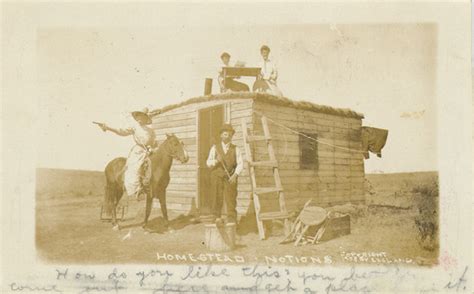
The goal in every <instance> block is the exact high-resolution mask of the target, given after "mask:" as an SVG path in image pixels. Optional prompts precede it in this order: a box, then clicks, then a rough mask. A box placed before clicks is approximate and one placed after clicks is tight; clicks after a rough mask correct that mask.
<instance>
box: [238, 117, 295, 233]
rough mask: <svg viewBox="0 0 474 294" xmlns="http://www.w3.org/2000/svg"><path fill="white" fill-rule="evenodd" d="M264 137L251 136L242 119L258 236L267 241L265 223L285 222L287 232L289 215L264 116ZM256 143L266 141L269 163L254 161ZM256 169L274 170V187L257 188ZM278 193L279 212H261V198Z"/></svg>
mask: <svg viewBox="0 0 474 294" xmlns="http://www.w3.org/2000/svg"><path fill="white" fill-rule="evenodd" d="M262 126H263V133H264V135H263V136H254V135H249V134H248V130H247V123H246V121H245V119H242V132H243V138H244V147H245V154H246V157H247V163H248V166H249V170H250V179H251V182H252V196H253V203H254V206H255V214H256V218H257V226H258V234H259V236H260V239H261V240H263V239H265V229H264V226H263V222H264V221H274V220H284V226H285V230H288V228H289V223H288V219H289V217H290V216H289V215H288V212H287V210H286V205H285V196H284V194H283V187H282V185H281V180H280V172H279V171H278V162H277V159H276V157H275V150H274V149H273V144H272V137H271V135H270V130H269V128H268V123H267V118H266V117H265V116H262ZM256 141H266V143H267V148H268V155H269V160H267V161H253V156H252V151H251V148H250V143H252V142H256ZM255 167H270V168H272V170H273V177H274V180H275V186H274V187H257V181H256V175H255ZM275 192H276V193H277V194H278V201H279V204H280V210H279V211H273V212H261V205H260V198H259V197H261V196H262V195H264V194H269V193H275Z"/></svg>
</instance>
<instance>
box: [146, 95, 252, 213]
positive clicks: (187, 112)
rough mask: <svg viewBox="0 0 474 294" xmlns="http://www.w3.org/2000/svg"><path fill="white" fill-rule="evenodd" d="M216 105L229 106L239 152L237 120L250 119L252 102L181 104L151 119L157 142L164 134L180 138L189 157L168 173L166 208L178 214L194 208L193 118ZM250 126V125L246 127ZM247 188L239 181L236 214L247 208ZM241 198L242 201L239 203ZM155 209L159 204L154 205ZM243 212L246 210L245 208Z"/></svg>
mask: <svg viewBox="0 0 474 294" xmlns="http://www.w3.org/2000/svg"><path fill="white" fill-rule="evenodd" d="M218 104H227V105H228V106H229V107H230V112H231V123H232V125H233V126H234V128H235V129H236V131H237V133H236V135H235V140H234V143H235V144H236V145H238V146H239V147H240V148H241V150H242V152H243V142H242V132H241V127H240V121H241V118H242V117H246V118H247V119H248V120H249V121H250V120H251V119H252V100H251V99H236V100H225V101H223V100H220V101H219V100H218V101H209V102H201V103H194V104H189V105H185V106H182V107H179V108H176V109H173V110H171V111H168V112H165V113H163V114H159V115H157V116H155V117H154V118H153V124H152V127H153V128H154V130H155V133H156V135H157V137H158V140H159V141H163V140H165V139H166V133H174V134H175V135H176V136H177V137H178V138H179V139H181V140H182V141H183V142H184V144H185V147H186V150H187V151H188V154H189V161H188V162H187V163H186V164H181V163H180V162H177V161H174V162H173V166H172V167H171V171H170V178H171V180H170V184H169V186H168V189H167V199H166V200H167V204H168V209H169V210H173V211H178V212H182V213H189V212H191V211H192V210H194V209H195V208H196V207H197V203H198V201H197V196H198V193H197V190H198V178H197V177H198V175H197V170H198V166H197V146H198V145H197V139H198V134H197V116H198V110H199V109H203V108H207V107H211V106H215V105H218ZM249 126H251V124H249ZM242 176H243V178H248V171H247V170H246V169H245V170H244V171H243V173H242ZM249 188H250V186H249V185H248V184H247V183H246V181H245V180H244V181H242V183H240V182H239V202H238V203H239V208H238V210H239V212H242V211H243V210H244V207H245V205H247V207H248V203H249V202H250V201H249V192H248V191H250V190H249ZM240 199H242V201H241V200H240ZM157 206H158V207H159V205H157ZM245 209H246V208H245Z"/></svg>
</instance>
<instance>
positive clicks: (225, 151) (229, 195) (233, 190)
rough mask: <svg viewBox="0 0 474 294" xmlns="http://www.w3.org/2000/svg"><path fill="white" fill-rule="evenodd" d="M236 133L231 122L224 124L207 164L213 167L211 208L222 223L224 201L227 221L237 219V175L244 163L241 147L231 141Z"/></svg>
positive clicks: (219, 222)
mask: <svg viewBox="0 0 474 294" xmlns="http://www.w3.org/2000/svg"><path fill="white" fill-rule="evenodd" d="M234 133H235V131H234V129H233V128H232V126H231V125H230V124H224V125H223V126H222V128H221V130H220V139H221V141H220V142H219V143H217V144H215V145H213V146H212V147H211V150H210V152H209V157H208V159H207V166H208V167H209V168H211V203H212V207H211V210H212V214H213V215H214V217H215V218H216V223H217V224H222V219H221V211H222V204H223V202H224V201H225V203H226V208H227V220H226V222H227V223H236V221H237V210H236V206H237V177H238V176H239V174H240V172H241V171H242V169H243V166H244V165H243V160H242V154H241V152H240V150H239V148H237V146H235V145H234V144H232V143H231V141H232V136H233V135H234Z"/></svg>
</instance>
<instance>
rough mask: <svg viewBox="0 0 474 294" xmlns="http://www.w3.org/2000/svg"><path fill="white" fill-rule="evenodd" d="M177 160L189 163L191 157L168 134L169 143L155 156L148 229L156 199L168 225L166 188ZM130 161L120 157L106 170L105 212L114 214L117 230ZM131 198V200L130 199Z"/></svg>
mask: <svg viewBox="0 0 474 294" xmlns="http://www.w3.org/2000/svg"><path fill="white" fill-rule="evenodd" d="M173 159H176V160H178V161H180V162H181V163H186V162H187V161H188V160H189V156H188V153H187V151H186V149H185V148H184V144H183V142H182V141H180V140H179V139H178V138H177V137H176V136H175V135H174V134H166V140H165V141H164V142H163V143H162V144H161V145H160V146H159V147H158V150H157V151H155V152H152V153H151V155H150V160H151V171H152V172H151V179H150V188H151V192H150V193H147V197H146V207H145V220H144V221H143V223H142V227H143V228H145V226H146V225H147V222H148V218H149V217H150V213H151V206H152V204H153V198H158V199H159V201H160V206H161V212H162V215H163V218H164V220H165V223H166V224H167V223H168V211H167V208H166V188H167V187H168V184H169V182H170V173H169V172H170V169H171V165H172V163H173ZM126 162H127V159H126V158H125V157H118V158H115V159H113V160H112V161H110V162H109V163H108V164H107V166H106V167H105V171H104V173H105V179H106V185H105V196H104V203H105V205H104V206H105V212H106V213H109V214H112V226H113V229H115V230H116V229H119V228H120V227H119V225H118V223H117V214H116V208H117V205H118V203H119V201H120V199H121V198H122V195H123V193H124V192H125V186H124V172H125V168H126ZM127 197H128V196H127Z"/></svg>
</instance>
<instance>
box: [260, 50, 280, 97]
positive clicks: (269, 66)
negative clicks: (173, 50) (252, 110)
mask: <svg viewBox="0 0 474 294" xmlns="http://www.w3.org/2000/svg"><path fill="white" fill-rule="evenodd" d="M260 54H261V55H262V58H263V60H262V61H261V62H260V63H259V67H260V68H261V72H260V75H259V76H258V77H257V80H256V81H255V84H254V85H253V91H254V92H264V93H269V94H272V95H275V96H283V94H282V92H281V91H280V89H278V87H277V84H276V82H277V78H278V70H277V67H276V64H275V62H273V60H271V59H270V58H269V55H270V48H269V47H268V46H267V45H263V46H262V47H261V48H260Z"/></svg>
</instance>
